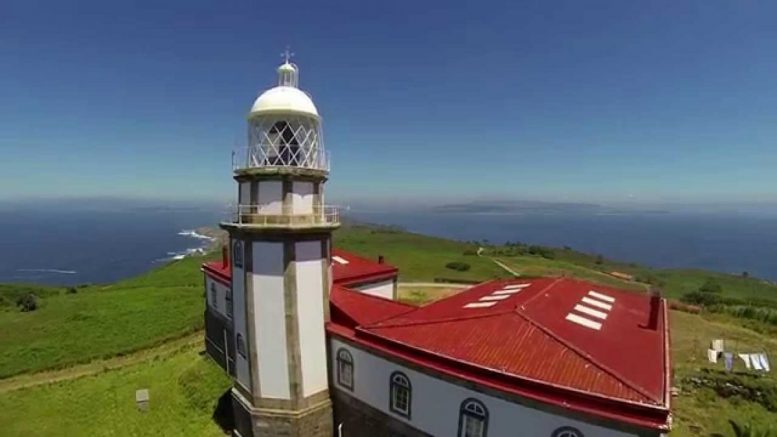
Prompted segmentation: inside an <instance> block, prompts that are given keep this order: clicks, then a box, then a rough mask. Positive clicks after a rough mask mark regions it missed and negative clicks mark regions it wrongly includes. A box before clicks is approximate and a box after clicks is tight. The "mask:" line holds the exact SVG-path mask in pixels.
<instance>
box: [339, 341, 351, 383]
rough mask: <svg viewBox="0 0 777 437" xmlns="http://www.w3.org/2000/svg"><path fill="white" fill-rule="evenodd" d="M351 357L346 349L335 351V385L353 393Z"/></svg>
mask: <svg viewBox="0 0 777 437" xmlns="http://www.w3.org/2000/svg"><path fill="white" fill-rule="evenodd" d="M353 379H354V378H353V356H352V355H351V353H350V352H348V350H347V349H344V348H340V349H338V350H337V383H338V384H339V385H340V386H341V387H343V388H346V389H348V390H351V391H353Z"/></svg>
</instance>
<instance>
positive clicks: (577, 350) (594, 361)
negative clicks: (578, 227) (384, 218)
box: [513, 278, 655, 401]
mask: <svg viewBox="0 0 777 437" xmlns="http://www.w3.org/2000/svg"><path fill="white" fill-rule="evenodd" d="M561 279H563V278H559V279H558V280H556V281H553V283H551V284H549V285H548V286H547V287H545V288H543V289H542V290H541V291H540V292H538V293H537V294H536V295H535V296H538V295H539V294H541V293H542V292H544V291H545V290H547V289H548V288H550V287H552V286H553V285H555V284H556V283H557V282H558V281H559V280H561ZM533 297H534V296H532V298H533ZM529 300H531V299H529ZM529 300H527V301H526V302H528V301H529ZM526 302H524V303H526ZM522 306H523V305H521V307H522ZM521 307H517V306H516V308H515V311H513V313H514V314H517V315H519V316H521V317H522V318H524V319H525V320H526V321H528V322H529V323H531V324H532V325H533V326H535V327H536V328H537V329H539V330H540V331H542V332H543V333H545V335H548V336H549V337H550V338H552V339H554V340H556V341H557V342H559V343H561V344H562V345H564V346H565V347H566V348H568V349H570V350H571V351H572V352H574V353H576V354H578V355H580V356H581V357H582V358H583V359H585V360H586V361H588V362H590V363H591V364H593V365H594V366H596V367H598V368H599V369H600V370H602V371H604V372H605V373H607V374H608V375H610V376H612V377H613V378H615V379H616V380H618V382H620V383H621V384H623V385H625V386H627V387H629V388H630V389H632V390H634V391H636V392H637V393H639V394H640V395H642V396H644V397H645V398H647V399H650V400H652V401H655V398H654V397H653V396H652V395H651V394H650V393H648V392H647V390H645V389H644V388H642V387H641V386H640V385H639V384H636V383H634V382H632V381H631V380H629V379H628V378H626V377H624V376H623V375H620V374H619V373H618V372H616V371H614V370H612V369H610V367H609V366H606V365H604V364H602V363H601V362H599V360H597V359H595V358H594V357H593V356H591V355H590V354H588V353H586V352H584V351H583V350H581V349H580V348H578V347H577V346H575V345H574V344H572V343H570V342H568V341H566V340H564V339H563V338H561V337H560V336H559V335H557V334H556V333H555V332H553V331H552V330H550V329H549V328H548V327H546V326H545V325H543V324H541V323H539V322H537V321H536V320H534V319H533V318H531V317H530V316H529V315H528V314H525V313H524V311H523V308H521Z"/></svg>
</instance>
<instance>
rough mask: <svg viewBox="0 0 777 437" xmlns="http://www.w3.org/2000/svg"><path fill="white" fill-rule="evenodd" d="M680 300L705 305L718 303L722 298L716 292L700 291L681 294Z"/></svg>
mask: <svg viewBox="0 0 777 437" xmlns="http://www.w3.org/2000/svg"><path fill="white" fill-rule="evenodd" d="M680 300H682V301H683V302H685V303H689V304H691V305H702V306H705V307H707V306H711V305H718V304H720V303H721V302H722V301H723V299H722V298H721V297H720V296H718V295H716V294H710V293H702V292H700V291H693V292H691V293H686V294H684V295H683V297H681V298H680Z"/></svg>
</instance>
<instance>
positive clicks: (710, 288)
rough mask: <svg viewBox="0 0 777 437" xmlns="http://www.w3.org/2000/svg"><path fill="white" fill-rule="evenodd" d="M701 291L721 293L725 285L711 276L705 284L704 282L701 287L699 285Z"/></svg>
mask: <svg viewBox="0 0 777 437" xmlns="http://www.w3.org/2000/svg"><path fill="white" fill-rule="evenodd" d="M699 291H701V292H702V293H721V292H722V291H723V287H721V286H720V284H719V283H718V281H716V280H714V279H712V278H709V279H707V281H706V282H705V283H704V284H702V286H701V287H699Z"/></svg>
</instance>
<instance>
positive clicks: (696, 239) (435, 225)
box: [0, 202, 777, 284]
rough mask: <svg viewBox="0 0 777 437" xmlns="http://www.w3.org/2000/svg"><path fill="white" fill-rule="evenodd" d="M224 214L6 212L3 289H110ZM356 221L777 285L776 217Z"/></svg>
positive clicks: (545, 215) (400, 216) (125, 209)
mask: <svg viewBox="0 0 777 437" xmlns="http://www.w3.org/2000/svg"><path fill="white" fill-rule="evenodd" d="M225 210H226V208H225V207H224V206H221V205H214V204H208V205H172V206H171V205H164V206H160V205H150V206H149V205H141V204H138V205H129V206H128V205H126V204H125V203H121V202H108V203H107V204H104V203H101V204H100V205H99V206H94V205H89V206H88V207H85V206H84V205H79V204H76V205H73V204H69V203H68V202H56V203H53V204H48V205H47V207H46V208H42V207H38V206H31V205H24V206H19V205H11V206H1V205H0V247H2V250H0V282H35V283H47V284H82V283H104V282H110V281H115V280H118V279H121V278H126V277H130V276H133V275H136V274H139V273H142V272H144V271H147V270H148V269H150V268H153V267H155V266H158V265H160V263H162V262H166V261H168V260H171V259H173V258H175V257H181V256H182V255H184V254H186V253H187V252H192V251H194V250H196V249H198V248H201V247H203V246H204V245H206V244H207V241H206V240H203V239H200V238H196V236H193V235H192V234H191V233H187V232H186V231H191V230H194V229H196V228H198V227H201V226H211V227H214V226H216V224H217V223H218V222H219V221H220V220H221V219H223V218H224V217H226V214H225V212H224V211H225ZM346 216H347V217H348V218H350V219H353V220H356V221H360V222H369V223H379V224H387V225H397V226H401V227H403V228H404V229H406V230H409V231H414V232H420V233H424V234H430V235H437V236H442V237H448V238H455V239H461V240H484V239H486V240H489V241H490V242H492V243H503V242H505V241H521V242H524V243H532V244H544V245H550V246H557V247H561V246H570V247H572V248H574V249H577V250H582V251H585V252H590V253H597V254H602V255H604V256H606V257H608V258H612V259H616V260H621V261H631V262H637V263H641V264H646V265H650V266H655V267H668V268H704V269H710V270H717V271H720V272H726V273H734V274H739V273H741V272H743V271H747V272H749V273H750V274H751V275H753V276H757V277H761V278H764V279H769V280H772V281H777V212H775V211H774V210H773V209H772V210H761V209H748V210H747V211H738V212H734V211H730V212H720V211H718V212H709V211H708V212H688V211H682V212H681V211H676V212H671V211H669V212H662V213H655V212H623V211H621V212H617V213H615V212H609V213H601V212H592V211H575V212H567V211H555V212H527V213H520V214H518V213H502V214H497V213H491V214H478V213H469V212H467V213H462V212H435V211H433V210H427V211H424V212H408V211H393V212H386V211H377V210H364V209H361V210H359V209H353V210H351V211H348V212H347V213H346Z"/></svg>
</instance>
